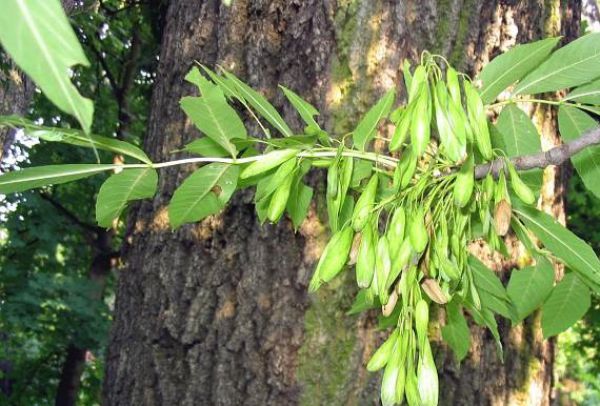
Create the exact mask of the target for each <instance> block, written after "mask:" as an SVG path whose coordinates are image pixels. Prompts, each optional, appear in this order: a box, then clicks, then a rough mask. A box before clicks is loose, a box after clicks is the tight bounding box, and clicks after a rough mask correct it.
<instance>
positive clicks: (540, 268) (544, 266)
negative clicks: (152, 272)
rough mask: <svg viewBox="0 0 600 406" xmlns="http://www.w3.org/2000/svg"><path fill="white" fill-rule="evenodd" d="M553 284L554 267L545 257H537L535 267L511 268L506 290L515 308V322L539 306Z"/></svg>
mask: <svg viewBox="0 0 600 406" xmlns="http://www.w3.org/2000/svg"><path fill="white" fill-rule="evenodd" d="M553 285H554V269H553V268H552V264H551V263H550V262H549V261H548V260H547V259H546V258H543V257H539V258H537V264H536V266H535V267H533V266H529V267H527V268H523V269H513V270H512V272H511V274H510V280H509V281H508V286H507V291H508V296H509V297H510V300H511V301H512V302H513V304H514V306H515V308H516V309H517V320H516V322H520V321H521V320H523V319H524V318H525V317H527V316H529V315H530V314H531V313H533V311H534V310H535V309H537V308H538V307H540V305H541V304H542V303H543V302H544V300H545V299H546V298H547V297H548V294H550V291H551V290H552V286H553Z"/></svg>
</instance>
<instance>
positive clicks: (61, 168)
mask: <svg viewBox="0 0 600 406" xmlns="http://www.w3.org/2000/svg"><path fill="white" fill-rule="evenodd" d="M120 167H121V166H120V165H111V164H68V165H47V166H35V167H31V168H25V169H21V170H18V171H13V172H8V173H5V174H4V175H2V176H0V194H8V193H14V192H22V191H24V190H28V189H34V188H37V187H40V186H46V185H56V184H59V183H66V182H71V181H74V180H77V179H83V178H87V177H88V176H92V175H96V174H98V173H100V172H105V171H109V170H113V169H117V168H120Z"/></svg>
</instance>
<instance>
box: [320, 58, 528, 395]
mask: <svg viewBox="0 0 600 406" xmlns="http://www.w3.org/2000/svg"><path fill="white" fill-rule="evenodd" d="M406 74H408V72H406ZM411 76H412V78H411V79H409V92H408V104H407V105H406V106H404V107H401V108H400V109H398V110H396V111H395V112H394V113H393V114H392V119H393V120H394V122H395V124H396V130H395V132H394V135H393V138H392V139H391V141H390V145H389V148H390V150H391V151H399V153H400V155H401V158H400V161H399V163H398V165H397V167H396V169H395V171H394V172H393V175H392V176H391V178H390V177H389V176H386V175H385V174H381V173H378V172H375V173H374V174H373V175H371V176H370V178H369V179H368V181H367V182H366V184H364V187H363V188H362V191H361V193H360V195H359V197H358V199H357V200H356V204H354V207H353V208H351V207H345V204H344V201H343V199H344V196H345V195H346V193H347V189H348V185H349V183H350V178H351V176H352V166H353V158H351V157H348V158H344V157H342V156H341V155H340V156H339V157H338V159H337V160H335V161H334V162H333V164H332V165H331V166H330V167H329V170H328V176H327V198H328V207H329V213H330V217H331V214H332V213H333V217H334V218H336V219H337V221H334V222H332V224H331V225H332V228H333V229H334V230H335V229H337V231H336V232H335V233H334V235H333V237H332V238H331V240H330V242H329V243H328V244H327V246H326V248H325V250H324V252H323V255H322V256H321V259H320V261H319V263H318V265H317V268H316V270H315V273H314V275H313V277H312V280H311V282H310V290H311V291H315V290H317V289H318V288H319V287H320V286H321V285H322V284H323V283H326V282H329V281H330V280H332V279H333V278H334V277H335V276H336V275H337V274H338V273H339V272H340V271H341V270H342V269H344V267H345V265H346V263H347V262H348V258H349V256H350V253H351V249H352V246H353V241H354V240H355V239H356V240H357V241H358V249H357V251H358V252H357V254H356V264H355V270H356V283H357V285H358V287H359V288H360V289H361V290H362V292H361V295H362V296H361V298H362V300H363V301H364V305H365V306H380V307H381V312H382V314H383V316H384V317H388V318H390V317H393V319H394V320H395V322H394V325H395V327H394V329H393V331H392V333H391V334H390V336H389V337H388V339H387V340H386V341H385V342H384V343H383V345H382V346H381V347H379V349H378V350H377V351H376V352H375V354H374V355H373V357H372V358H371V360H370V361H369V363H368V365H367V369H368V370H369V371H377V370H379V369H382V368H384V372H383V381H382V386H381V400H382V402H383V404H384V405H393V404H399V403H401V402H402V401H403V399H404V398H406V400H407V402H408V404H409V405H436V404H437V398H438V378H437V372H436V367H435V364H434V360H433V355H432V351H431V346H430V343H429V340H428V338H427V330H428V323H429V306H430V304H429V303H430V302H435V303H438V304H440V305H443V304H446V303H448V302H449V301H451V300H452V299H453V297H454V296H458V297H459V298H460V300H461V301H467V302H469V303H473V304H474V307H475V309H478V310H481V300H480V297H479V293H478V289H477V287H476V285H475V282H474V276H473V273H472V271H471V267H470V266H468V252H467V246H468V244H469V242H471V241H473V240H475V239H477V238H481V237H483V238H485V239H486V240H487V242H488V243H489V244H490V246H491V247H492V248H493V249H499V248H500V245H501V239H500V237H502V236H503V235H505V234H506V233H507V232H508V229H509V226H510V222H511V211H512V209H511V203H510V197H509V193H508V190H507V183H510V184H511V186H512V188H513V190H514V192H515V195H516V196H518V197H519V198H520V199H521V200H522V201H523V202H525V203H527V204H532V203H533V202H534V200H535V198H534V194H533V192H532V191H531V190H530V189H529V187H528V186H527V185H526V184H525V183H523V181H522V180H521V179H520V178H519V175H518V173H517V171H516V170H515V169H514V168H513V167H512V166H511V165H510V164H509V163H507V167H508V171H509V174H510V177H509V180H508V181H507V178H506V176H505V174H504V173H503V172H501V173H500V176H499V178H498V179H497V180H495V179H494V178H493V176H492V174H488V175H487V176H486V177H485V178H484V179H482V180H478V179H475V173H474V168H475V165H476V163H478V162H484V161H490V160H492V159H494V158H495V154H494V151H493V149H492V144H491V141H490V133H489V130H488V123H487V117H486V115H485V111H484V108H483V103H482V101H481V99H480V98H479V95H478V93H477V91H476V90H475V89H474V88H473V85H472V84H471V83H470V81H469V80H468V79H466V78H464V77H463V78H460V77H459V76H458V75H457V73H456V71H455V70H454V69H452V68H451V67H448V68H447V70H446V72H445V75H444V74H443V73H442V70H441V69H440V67H439V66H438V65H437V64H435V63H434V61H433V60H428V61H427V63H426V64H423V65H419V66H417V68H416V69H415V71H414V74H413V75H411ZM340 208H342V210H343V211H346V213H341V215H337V216H336V215H335V214H336V213H337V212H338V210H340ZM474 217H478V218H479V222H478V223H479V224H481V225H482V227H480V228H479V229H478V230H477V232H476V231H475V230H474V229H473V225H472V223H473V218H474ZM356 236H358V237H356ZM355 245H356V244H355Z"/></svg>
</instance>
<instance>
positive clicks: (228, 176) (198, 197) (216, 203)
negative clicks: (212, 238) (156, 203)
mask: <svg viewBox="0 0 600 406" xmlns="http://www.w3.org/2000/svg"><path fill="white" fill-rule="evenodd" d="M239 172H240V168H239V166H237V165H230V164H221V163H212V164H208V165H206V166H203V167H202V168H200V169H198V170H196V171H195V172H194V173H192V174H191V175H190V176H188V177H187V179H186V180H185V181H183V183H182V184H181V186H179V187H178V188H177V190H175V193H174V195H173V198H172V199H171V203H170V204H169V220H170V222H171V225H172V227H173V228H177V227H179V226H181V225H182V224H183V223H191V222H194V221H200V220H202V219H203V218H205V217H206V216H209V215H211V214H215V213H218V212H219V211H220V210H221V209H223V207H225V204H226V203H227V202H228V201H229V199H230V198H231V195H233V192H234V191H235V188H236V185H237V180H238V176H239Z"/></svg>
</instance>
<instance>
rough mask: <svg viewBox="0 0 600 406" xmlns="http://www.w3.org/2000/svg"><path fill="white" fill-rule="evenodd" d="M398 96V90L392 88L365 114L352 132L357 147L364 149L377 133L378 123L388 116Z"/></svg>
mask: <svg viewBox="0 0 600 406" xmlns="http://www.w3.org/2000/svg"><path fill="white" fill-rule="evenodd" d="M395 98H396V91H395V90H394V89H390V90H388V91H387V93H386V94H385V95H383V97H382V98H381V99H379V101H378V102H377V103H376V104H375V105H374V106H373V107H371V109H370V110H369V111H368V112H367V114H365V116H364V117H363V119H362V120H360V122H359V123H358V125H357V126H356V129H355V130H354V131H353V133H352V138H353V140H354V146H355V147H356V148H357V149H360V150H362V151H364V149H365V146H366V145H367V143H368V142H369V141H370V140H371V139H372V138H373V136H374V135H375V131H376V130H377V125H378V124H379V122H380V121H381V119H383V118H385V117H387V115H388V114H389V112H390V109H391V108H392V105H393V104H394V100H395Z"/></svg>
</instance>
